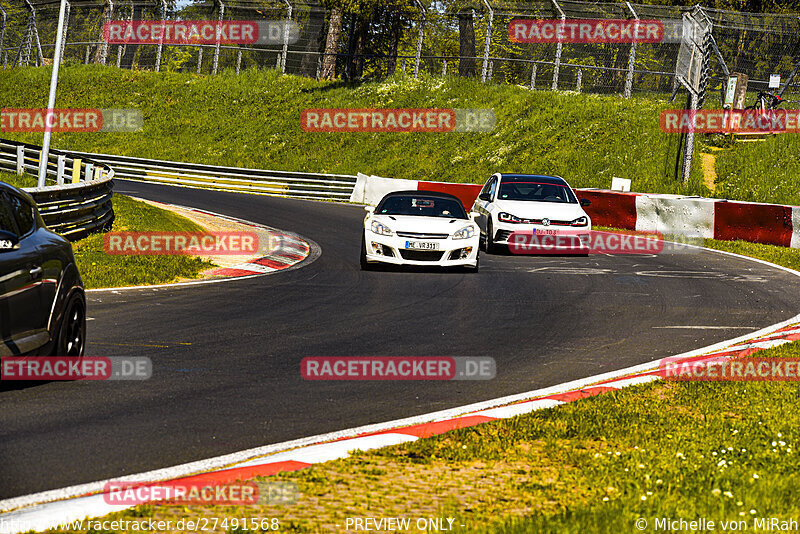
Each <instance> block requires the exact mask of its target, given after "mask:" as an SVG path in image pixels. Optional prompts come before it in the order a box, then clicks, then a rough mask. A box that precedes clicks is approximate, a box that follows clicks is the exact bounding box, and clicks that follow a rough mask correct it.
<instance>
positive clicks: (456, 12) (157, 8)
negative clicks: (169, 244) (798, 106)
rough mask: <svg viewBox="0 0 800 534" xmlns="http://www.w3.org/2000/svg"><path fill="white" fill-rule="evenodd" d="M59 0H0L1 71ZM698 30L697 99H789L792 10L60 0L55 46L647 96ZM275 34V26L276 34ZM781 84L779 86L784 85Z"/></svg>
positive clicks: (303, 72)
mask: <svg viewBox="0 0 800 534" xmlns="http://www.w3.org/2000/svg"><path fill="white" fill-rule="evenodd" d="M58 9H59V2H58V1H56V0H22V1H20V0H0V15H2V21H1V23H2V28H0V64H2V65H3V68H14V67H18V66H30V65H41V64H50V63H52V58H53V56H54V49H55V42H56V35H55V33H56V28H57V22H58ZM688 16H694V17H699V18H701V19H702V20H703V21H704V22H703V24H708V25H709V26H710V34H711V36H712V38H713V39H711V40H710V41H709V43H711V41H713V47H714V50H713V54H712V55H711V56H710V57H711V59H710V60H709V61H707V67H706V71H705V74H704V76H706V77H707V79H706V80H705V83H706V89H707V94H708V95H710V96H709V97H708V98H707V101H711V102H716V99H717V95H721V94H722V89H723V87H724V85H725V82H726V79H727V75H728V74H730V73H743V74H747V75H748V77H749V86H750V88H751V89H752V90H753V91H757V90H766V89H767V88H768V84H769V79H770V75H774V74H778V75H780V76H781V90H783V91H784V99H788V101H789V102H797V101H798V100H800V96H798V93H800V83H796V82H795V79H794V78H795V75H796V74H798V61H800V39H798V35H800V16H799V15H794V14H765V13H761V14H755V13H743V12H735V11H725V10H720V9H712V8H705V7H702V6H693V7H671V6H656V5H644V4H634V3H629V2H622V3H619V2H594V3H588V2H583V1H578V0H547V1H531V2H501V1H498V0H493V1H491V2H489V1H483V0H478V1H475V0H446V1H445V0H443V1H431V0H422V1H417V0H412V1H410V2H401V1H390V2H385V3H379V4H375V5H373V6H372V7H369V8H364V9H362V10H360V11H358V12H349V11H346V10H341V9H329V8H325V7H323V6H322V5H320V4H318V3H315V2H313V0H311V1H309V0H307V1H304V2H298V1H295V0H281V1H270V0H231V1H226V0H197V1H194V2H190V3H188V4H185V3H181V4H178V5H176V4H175V2H174V0H147V1H144V0H130V1H126V0H73V1H71V2H68V9H67V20H66V29H65V37H66V40H65V44H64V46H63V51H64V53H63V54H64V55H63V61H64V62H67V63H70V62H72V63H102V64H106V65H115V66H118V67H120V68H126V69H151V70H168V71H179V72H198V73H204V74H213V73H216V72H220V71H221V70H223V69H231V70H235V71H236V72H241V71H243V70H246V69H251V68H262V69H263V68H274V69H279V70H280V71H282V72H285V73H288V74H295V75H300V76H307V77H312V78H317V79H320V78H326V79H333V78H339V79H344V80H348V81H349V80H359V79H368V78H377V77H383V76H387V75H391V74H393V73H395V72H398V71H400V70H403V71H405V72H407V73H410V74H419V73H428V74H432V75H448V76H465V77H474V78H478V79H481V80H484V81H487V82H488V81H490V82H493V83H505V84H516V85H522V86H526V87H530V88H532V89H559V90H573V91H585V92H593V93H603V94H622V95H625V96H630V95H631V94H636V93H645V92H646V93H660V94H667V95H669V94H670V93H672V92H673V91H675V89H676V87H677V86H678V81H677V80H676V72H681V69H682V68H685V65H684V66H683V67H682V62H685V61H686V58H682V57H681V38H682V32H683V31H684V30H683V29H684V28H685V27H686V18H687V17H688ZM541 19H547V20H553V21H566V22H569V21H578V20H587V19H591V20H598V19H599V20H606V21H609V20H628V21H631V22H632V23H634V22H635V21H637V20H640V21H645V20H657V21H660V22H661V23H662V24H663V28H664V33H663V38H662V39H661V40H659V41H658V42H637V41H632V42H604V43H599V42H574V41H570V40H567V41H562V42H520V41H519V40H517V39H515V38H514V37H513V34H512V32H510V31H509V28H510V27H511V25H513V24H514V23H515V21H526V20H541ZM111 20H117V21H120V20H121V21H143V20H151V21H158V20H168V21H169V20H172V21H178V20H210V21H262V22H263V21H277V22H283V23H289V22H290V23H292V24H293V25H294V27H295V28H296V29H297V33H296V34H292V37H291V38H281V39H273V40H272V41H270V42H269V43H257V44H252V43H251V44H246V43H245V44H230V43H227V44H226V43H220V44H216V43H193V44H192V43H189V44H171V43H160V44H155V43H144V44H135V43H124V44H115V43H108V42H105V39H104V34H103V26H104V24H105V23H107V22H108V21H111ZM287 35H288V32H287ZM784 86H785V87H784Z"/></svg>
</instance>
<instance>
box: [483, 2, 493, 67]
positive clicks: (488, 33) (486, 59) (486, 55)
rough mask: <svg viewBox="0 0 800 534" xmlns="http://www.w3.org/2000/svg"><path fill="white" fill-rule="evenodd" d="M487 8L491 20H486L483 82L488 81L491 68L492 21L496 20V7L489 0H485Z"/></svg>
mask: <svg viewBox="0 0 800 534" xmlns="http://www.w3.org/2000/svg"><path fill="white" fill-rule="evenodd" d="M483 4H484V5H485V6H486V9H488V10H489V20H488V21H487V22H486V41H485V43H484V45H483V67H482V68H481V82H486V75H487V71H488V69H489V48H490V47H491V46H492V23H493V22H494V9H492V5H491V4H490V3H489V0H483Z"/></svg>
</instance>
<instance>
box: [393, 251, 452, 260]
mask: <svg viewBox="0 0 800 534" xmlns="http://www.w3.org/2000/svg"><path fill="white" fill-rule="evenodd" d="M400 255H401V256H403V259H404V260H412V261H439V260H440V259H442V251H440V250H406V249H404V248H401V249H400Z"/></svg>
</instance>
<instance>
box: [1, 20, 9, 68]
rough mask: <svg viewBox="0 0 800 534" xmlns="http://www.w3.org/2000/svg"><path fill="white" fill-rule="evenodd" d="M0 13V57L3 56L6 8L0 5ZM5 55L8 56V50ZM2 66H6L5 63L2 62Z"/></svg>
mask: <svg viewBox="0 0 800 534" xmlns="http://www.w3.org/2000/svg"><path fill="white" fill-rule="evenodd" d="M0 15H3V27H2V28H0V57H2V56H3V41H4V40H5V38H6V10H5V9H3V6H0ZM6 56H8V52H6ZM3 68H6V65H5V63H3Z"/></svg>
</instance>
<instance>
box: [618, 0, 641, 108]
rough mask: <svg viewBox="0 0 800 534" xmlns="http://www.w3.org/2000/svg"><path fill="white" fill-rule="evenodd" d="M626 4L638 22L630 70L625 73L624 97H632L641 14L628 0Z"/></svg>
mask: <svg viewBox="0 0 800 534" xmlns="http://www.w3.org/2000/svg"><path fill="white" fill-rule="evenodd" d="M625 4H626V5H627V6H628V9H629V10H630V11H631V14H632V15H633V18H634V19H635V21H636V22H634V26H633V28H634V30H633V42H632V43H631V51H630V53H629V54H628V72H627V74H625V90H624V91H623V93H622V96H623V97H624V98H630V97H631V91H633V66H634V65H635V64H636V35H637V34H638V33H639V15H638V14H637V13H636V10H635V9H633V6H632V5H631V3H630V2H629V1H628V0H625Z"/></svg>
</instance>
